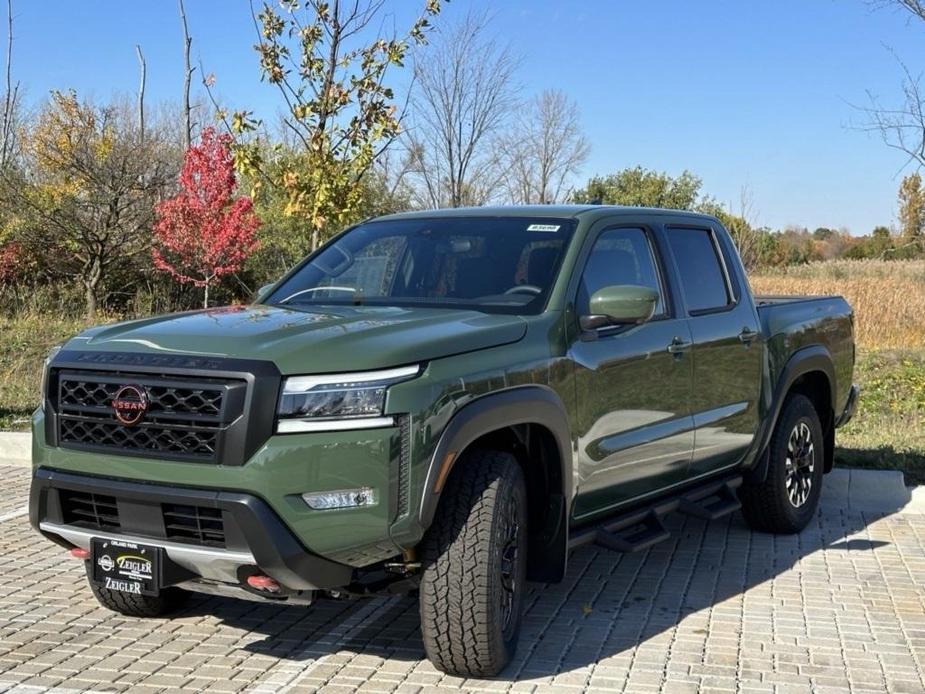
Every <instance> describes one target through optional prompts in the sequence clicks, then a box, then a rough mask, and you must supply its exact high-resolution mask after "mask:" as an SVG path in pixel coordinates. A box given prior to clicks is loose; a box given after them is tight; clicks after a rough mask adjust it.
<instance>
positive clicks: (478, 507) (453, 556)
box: [420, 451, 527, 677]
mask: <svg viewBox="0 0 925 694" xmlns="http://www.w3.org/2000/svg"><path fill="white" fill-rule="evenodd" d="M422 550H423V551H422V562H423V567H424V568H423V574H422V577H421V587H420V609H421V633H422V636H423V639H424V649H425V650H426V652H427V657H428V658H429V659H430V661H431V662H432V663H433V664H434V666H435V667H437V668H438V669H440V670H442V671H444V672H446V673H449V674H452V675H458V676H460V677H491V676H494V675H496V674H498V672H500V671H501V669H502V668H504V666H505V665H507V663H508V662H509V661H510V659H511V656H512V655H513V654H514V650H515V648H516V645H517V637H518V633H519V630H520V615H521V609H522V602H523V593H524V587H525V582H526V569H527V564H526V559H527V490H526V484H525V482H524V476H523V471H522V470H521V468H520V466H519V465H518V464H517V461H516V459H515V458H514V456H512V455H511V454H509V453H502V452H497V451H473V452H471V453H468V454H466V455H464V456H463V458H461V459H460V460H459V461H458V462H457V465H456V469H455V470H454V471H453V473H452V474H451V476H450V479H449V481H448V482H447V485H446V488H445V489H444V490H443V494H442V498H441V501H440V505H439V506H438V508H437V513H436V516H435V517H434V522H433V524H432V525H431V527H430V529H429V530H428V533H427V535H426V537H425V539H424V542H423V543H422Z"/></svg>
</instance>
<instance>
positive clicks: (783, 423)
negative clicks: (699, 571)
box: [739, 393, 825, 534]
mask: <svg viewBox="0 0 925 694" xmlns="http://www.w3.org/2000/svg"><path fill="white" fill-rule="evenodd" d="M804 416H805V417H808V418H809V419H810V420H811V422H813V424H812V426H811V428H812V429H813V430H814V434H816V433H819V432H821V425H820V423H819V415H818V413H817V412H816V408H815V406H814V405H813V403H812V401H811V400H810V399H809V398H807V397H806V396H805V395H801V394H799V393H794V394H791V395H789V396H787V400H786V401H785V402H784V405H783V407H782V408H781V413H780V416H779V417H778V420H777V426H776V427H775V429H774V433H773V434H772V436H771V441H770V443H769V444H768V446H769V448H770V459H769V461H768V474H767V476H766V477H765V480H764V481H763V482H761V483H758V484H754V483H753V484H743V485H742V486H741V487H739V501H740V502H741V503H742V515H743V516H744V517H745V521H746V523H748V525H749V527H750V528H752V530H757V531H759V532H766V533H778V534H792V533H796V532H799V531H800V530H802V529H803V528H804V527H805V526H806V523H807V522H808V520H809V517H811V515H812V514H811V513H809V514H805V513H804V514H802V515H803V519H802V520H801V519H798V518H797V517H796V515H795V512H794V510H793V509H792V507H790V505H789V504H790V502H789V501H788V500H787V498H786V496H785V495H784V494H783V493H782V488H781V486H780V478H779V476H780V475H781V474H782V472H781V468H783V467H784V465H785V461H784V457H783V455H782V454H783V453H784V452H785V451H786V449H787V440H788V438H789V436H790V432H791V429H792V427H793V426H794V424H795V422H796V421H797V420H799V419H800V418H801V417H804ZM813 438H814V440H813V444H814V445H815V446H816V450H817V453H816V455H817V463H816V465H817V468H818V469H819V470H820V472H819V473H818V475H817V482H818V483H817V484H816V489H815V490H814V492H813V495H814V496H813V499H812V500H811V501H810V502H808V503H810V504H811V506H812V508H813V510H815V506H816V504H818V498H819V492H820V489H819V487H820V486H821V469H822V465H823V462H822V461H823V460H824V459H825V457H824V455H823V450H822V446H823V445H824V441H823V437H822V436H815V435H814V437H813Z"/></svg>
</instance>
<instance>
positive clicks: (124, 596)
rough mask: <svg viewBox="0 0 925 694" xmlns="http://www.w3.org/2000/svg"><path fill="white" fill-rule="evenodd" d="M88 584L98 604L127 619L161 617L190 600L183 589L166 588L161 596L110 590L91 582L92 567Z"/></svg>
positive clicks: (88, 566)
mask: <svg viewBox="0 0 925 694" xmlns="http://www.w3.org/2000/svg"><path fill="white" fill-rule="evenodd" d="M86 569H87V582H88V583H89V584H90V590H92V591H93V595H94V597H95V598H96V599H97V602H99V603H100V605H102V606H103V607H105V608H106V609H108V610H112V611H113V612H118V613H119V614H124V615H125V616H127V617H161V616H163V615H165V614H168V613H170V612H175V611H176V610H178V609H180V608H181V607H183V605H185V604H186V601H187V600H189V596H190V594H189V592H188V591H185V590H183V589H181V588H164V589H162V590H161V592H160V595H157V596H156V597H155V596H151V595H132V594H130V593H123V592H121V591H118V590H109V589H108V588H103V587H102V586H98V585H96V584H95V583H94V582H93V581H92V580H90V571H91V568H90V565H89V563H88V564H87V566H86Z"/></svg>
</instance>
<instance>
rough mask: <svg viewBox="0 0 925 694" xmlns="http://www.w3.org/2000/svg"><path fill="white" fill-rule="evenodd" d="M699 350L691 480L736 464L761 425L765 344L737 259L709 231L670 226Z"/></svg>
mask: <svg viewBox="0 0 925 694" xmlns="http://www.w3.org/2000/svg"><path fill="white" fill-rule="evenodd" d="M665 234H666V237H667V239H668V245H669V246H670V248H671V254H672V256H673V257H674V263H675V266H676V268H677V274H678V278H679V282H680V285H681V295H682V299H683V302H684V310H685V312H686V315H687V316H688V318H689V321H690V330H691V336H692V338H693V342H694V346H693V353H692V357H693V359H692V361H693V395H692V399H691V410H692V415H693V418H694V427H695V434H694V456H693V459H692V461H691V469H690V477H691V478H695V477H699V476H702V475H705V474H708V473H710V472H715V471H717V470H721V469H723V468H726V467H730V466H734V465H736V464H738V463H739V462H740V461H741V460H742V458H743V457H744V455H745V453H746V451H747V450H748V448H749V446H750V445H751V443H752V440H753V439H754V437H755V435H756V433H757V430H758V423H759V412H758V410H759V397H760V393H761V379H762V368H763V363H764V344H763V342H762V339H761V332H760V325H759V323H758V315H757V312H756V311H755V307H754V304H753V302H752V301H751V299H750V295H749V294H748V293H747V291H746V290H745V288H744V287H742V286H741V285H740V282H739V278H740V276H741V271H740V269H739V268H740V267H741V266H740V265H739V260H738V256H736V255H735V250H734V249H733V248H732V245H731V243H730V242H729V240H728V238H727V237H725V236H723V235H721V234H720V232H719V230H717V229H714V228H711V227H709V226H706V225H704V226H698V225H696V224H685V225H683V226H667V227H666V229H665Z"/></svg>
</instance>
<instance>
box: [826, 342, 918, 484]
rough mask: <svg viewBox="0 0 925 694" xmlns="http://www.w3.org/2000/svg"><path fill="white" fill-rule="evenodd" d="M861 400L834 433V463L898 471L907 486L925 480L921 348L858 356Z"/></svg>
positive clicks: (857, 379) (857, 378) (857, 368)
mask: <svg viewBox="0 0 925 694" xmlns="http://www.w3.org/2000/svg"><path fill="white" fill-rule="evenodd" d="M855 380H856V381H857V382H858V383H859V384H860V385H861V400H860V403H859V407H858V413H857V415H855V418H854V419H853V420H852V421H851V422H850V423H849V424H848V425H847V426H845V427H844V428H843V429H840V430H839V431H838V433H837V434H836V450H835V459H836V464H837V465H844V466H848V467H863V468H872V469H881V470H902V471H903V472H904V473H905V475H906V484H925V350H882V351H877V352H867V353H863V352H862V353H861V354H859V355H858V363H857V366H856V369H855Z"/></svg>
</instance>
